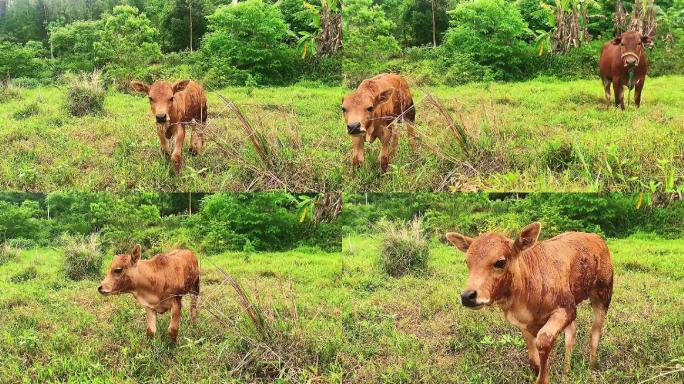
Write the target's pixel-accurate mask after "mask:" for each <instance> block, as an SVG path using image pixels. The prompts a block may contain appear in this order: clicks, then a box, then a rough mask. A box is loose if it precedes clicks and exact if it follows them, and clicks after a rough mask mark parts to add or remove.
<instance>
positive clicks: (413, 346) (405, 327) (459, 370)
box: [340, 236, 684, 383]
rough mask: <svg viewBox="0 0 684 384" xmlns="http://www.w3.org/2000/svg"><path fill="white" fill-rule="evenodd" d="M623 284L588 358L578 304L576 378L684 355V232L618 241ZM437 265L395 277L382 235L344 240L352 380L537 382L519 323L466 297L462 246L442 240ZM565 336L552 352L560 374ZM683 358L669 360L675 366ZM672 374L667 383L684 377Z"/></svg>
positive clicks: (626, 371) (638, 376) (619, 373)
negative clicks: (385, 264)
mask: <svg viewBox="0 0 684 384" xmlns="http://www.w3.org/2000/svg"><path fill="white" fill-rule="evenodd" d="M608 245H609V248H610V249H611V252H612V256H613V262H614V265H615V291H614V296H613V303H612V306H611V308H610V310H609V311H608V320H607V322H606V328H605V333H604V338H603V340H602V342H601V345H600V347H599V370H598V371H597V372H594V373H592V372H591V371H590V370H589V368H588V365H589V361H588V358H589V357H588V344H587V343H588V333H589V329H590V327H591V325H590V324H591V307H590V306H589V304H587V303H583V304H582V305H581V306H580V307H579V309H578V340H577V345H576V347H575V351H574V353H573V359H572V371H571V374H570V377H569V381H568V382H569V383H619V382H624V383H636V382H639V381H641V380H644V379H647V378H650V377H653V376H655V375H657V374H659V373H661V372H662V371H663V369H664V368H662V366H663V365H668V363H669V362H670V360H672V359H679V361H680V363H681V362H682V359H684V317H683V316H682V308H683V307H684V269H682V268H681V265H682V263H684V239H682V240H661V239H651V240H641V239H637V238H630V239H623V240H610V241H609V243H608ZM431 248H432V251H431V256H430V260H429V264H430V267H429V269H430V270H429V272H426V273H422V274H414V275H407V276H404V277H401V278H391V277H388V276H387V275H385V274H383V273H382V272H380V270H379V267H378V265H377V264H376V262H377V258H378V252H379V249H380V244H379V241H378V240H377V239H375V238H372V237H361V236H354V237H347V238H345V240H344V245H343V260H344V274H343V277H342V282H343V285H344V290H345V292H346V299H345V303H346V305H345V308H344V310H343V316H344V317H343V320H342V321H343V326H344V335H345V346H344V351H343V353H342V354H341V356H340V359H341V360H342V361H344V363H345V367H347V370H346V374H347V380H349V381H350V382H392V383H399V382H404V383H407V382H424V383H434V382H452V383H529V382H533V380H534V377H533V374H532V371H531V370H530V369H529V368H528V363H527V349H526V347H525V342H524V340H523V338H522V335H521V333H520V331H519V330H518V329H517V328H515V327H514V326H513V325H511V324H509V323H508V322H507V321H506V320H505V319H504V317H503V315H502V313H501V311H500V310H498V309H493V308H491V309H485V310H481V311H471V310H467V309H465V308H463V307H461V305H460V301H459V292H460V290H461V289H462V288H463V285H464V283H465V278H466V276H467V270H466V266H465V263H464V261H463V260H464V256H463V254H462V253H460V252H458V251H457V250H455V249H454V248H452V247H450V246H447V245H443V244H433V245H432V247H431ZM562 344H563V341H562V337H561V338H560V339H559V342H558V343H557V345H556V348H555V351H554V354H553V355H552V375H553V377H552V380H553V382H561V377H560V375H561V369H562V353H563V351H562V350H563V348H562ZM673 365H674V364H669V366H673ZM683 378H684V373H680V374H679V376H669V377H668V376H665V377H663V378H661V379H660V380H657V381H654V382H658V383H681V382H682V379H683Z"/></svg>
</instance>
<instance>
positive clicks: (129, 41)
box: [93, 5, 162, 89]
mask: <svg viewBox="0 0 684 384" xmlns="http://www.w3.org/2000/svg"><path fill="white" fill-rule="evenodd" d="M158 35H159V33H158V31H157V30H156V29H155V28H154V27H152V23H151V22H150V20H149V19H148V18H147V17H146V16H145V14H143V13H140V12H139V11H138V10H137V9H136V8H134V7H131V6H123V5H122V6H116V7H114V10H113V11H112V14H111V15H108V16H106V17H105V18H103V20H102V30H101V32H100V33H99V36H98V37H99V38H98V39H97V41H95V42H94V44H93V50H94V54H95V63H96V65H98V66H103V67H104V69H105V74H106V75H105V76H106V78H107V79H109V80H111V81H113V82H114V83H115V84H117V86H118V87H119V88H121V89H124V88H126V87H128V83H129V82H130V81H131V80H133V79H135V78H137V77H139V76H140V75H141V73H142V72H143V71H144V67H145V66H147V65H149V64H150V63H153V62H155V61H157V60H160V59H161V57H162V54H161V48H160V47H159V44H158V43H157V40H158Z"/></svg>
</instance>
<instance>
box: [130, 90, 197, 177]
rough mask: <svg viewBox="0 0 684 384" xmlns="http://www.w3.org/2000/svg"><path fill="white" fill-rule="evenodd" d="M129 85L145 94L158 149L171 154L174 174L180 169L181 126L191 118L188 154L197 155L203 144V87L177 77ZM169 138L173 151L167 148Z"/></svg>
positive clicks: (183, 131)
mask: <svg viewBox="0 0 684 384" xmlns="http://www.w3.org/2000/svg"><path fill="white" fill-rule="evenodd" d="M131 87H132V88H133V89H134V90H136V91H138V92H141V93H145V94H147V97H148V98H149V99H150V107H151V109H152V114H153V115H154V117H155V120H156V123H157V135H158V136H159V141H160V142H161V149H162V152H163V153H164V154H165V155H167V156H171V162H172V163H173V169H174V171H175V172H176V174H178V173H180V170H181V165H182V153H183V142H184V141H185V127H186V126H187V125H189V124H192V122H193V120H194V122H195V123H194V124H195V126H194V128H193V131H192V138H191V140H190V142H191V144H190V154H191V155H193V156H194V155H198V154H199V153H200V152H201V151H202V147H203V146H204V129H203V128H204V125H205V124H206V122H207V96H206V95H205V94H204V89H203V88H202V86H201V85H199V84H197V83H195V82H194V81H191V80H181V81H177V82H175V83H173V84H170V83H167V82H165V81H157V82H156V83H154V84H152V85H147V84H143V83H141V82H138V81H132V82H131ZM197 124H199V127H197ZM169 140H173V141H174V149H173V152H171V149H170V148H169Z"/></svg>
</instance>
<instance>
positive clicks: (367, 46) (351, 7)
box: [342, 0, 401, 86]
mask: <svg viewBox="0 0 684 384" xmlns="http://www.w3.org/2000/svg"><path fill="white" fill-rule="evenodd" d="M342 23H343V36H344V50H343V52H342V56H343V59H342V73H343V77H344V78H343V81H344V83H345V84H346V85H348V86H356V85H358V84H359V83H360V82H361V81H363V79H366V78H368V77H371V76H374V75H376V74H377V73H378V72H380V71H381V70H382V69H383V68H384V65H385V62H386V61H388V60H389V59H390V58H392V57H395V56H397V55H399V53H400V52H401V51H400V49H399V44H398V43H397V41H396V39H395V38H394V36H393V35H392V30H393V29H394V23H393V22H392V21H391V20H390V19H389V18H388V17H387V16H386V15H385V12H384V11H383V10H382V8H381V7H380V6H379V5H375V4H373V2H372V0H349V1H346V2H345V3H344V15H343V17H342Z"/></svg>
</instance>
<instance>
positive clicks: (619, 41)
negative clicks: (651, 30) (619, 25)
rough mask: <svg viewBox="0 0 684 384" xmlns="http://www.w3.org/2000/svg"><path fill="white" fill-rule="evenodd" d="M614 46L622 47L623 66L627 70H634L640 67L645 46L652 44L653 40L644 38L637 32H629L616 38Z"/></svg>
mask: <svg viewBox="0 0 684 384" xmlns="http://www.w3.org/2000/svg"><path fill="white" fill-rule="evenodd" d="M612 43H613V45H619V46H620V59H622V64H623V65H624V66H625V67H627V68H630V69H631V68H634V67H637V66H639V58H640V57H641V51H642V49H643V46H644V44H650V43H651V38H650V37H649V36H642V35H641V33H639V32H635V31H628V32H625V33H623V34H622V35H620V36H619V37H616V38H615V39H613V41H612Z"/></svg>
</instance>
